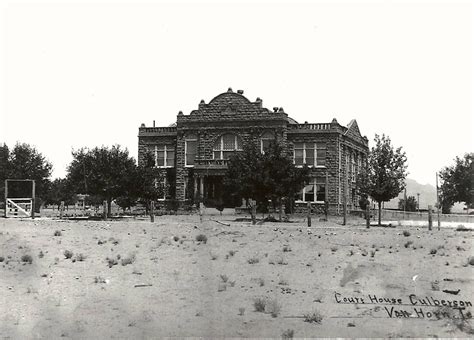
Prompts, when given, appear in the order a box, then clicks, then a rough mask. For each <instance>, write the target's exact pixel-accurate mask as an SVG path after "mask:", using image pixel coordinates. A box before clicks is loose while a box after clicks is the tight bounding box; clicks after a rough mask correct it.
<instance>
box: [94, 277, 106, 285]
mask: <svg viewBox="0 0 474 340" xmlns="http://www.w3.org/2000/svg"><path fill="white" fill-rule="evenodd" d="M94 283H105V279H104V278H103V277H101V276H96V277H94Z"/></svg>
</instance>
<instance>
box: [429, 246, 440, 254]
mask: <svg viewBox="0 0 474 340" xmlns="http://www.w3.org/2000/svg"><path fill="white" fill-rule="evenodd" d="M437 252H438V249H436V248H431V250H430V254H431V255H435V254H436V253H437Z"/></svg>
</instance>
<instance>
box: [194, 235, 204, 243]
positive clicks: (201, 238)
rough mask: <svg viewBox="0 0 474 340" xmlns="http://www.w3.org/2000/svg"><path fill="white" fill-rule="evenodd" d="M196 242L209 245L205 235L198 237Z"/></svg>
mask: <svg viewBox="0 0 474 340" xmlns="http://www.w3.org/2000/svg"><path fill="white" fill-rule="evenodd" d="M196 241H198V242H202V243H204V244H206V243H207V236H206V235H204V234H199V235H198V236H196Z"/></svg>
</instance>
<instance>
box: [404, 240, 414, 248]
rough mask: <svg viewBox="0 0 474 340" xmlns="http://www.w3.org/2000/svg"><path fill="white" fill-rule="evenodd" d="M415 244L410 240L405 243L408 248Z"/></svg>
mask: <svg viewBox="0 0 474 340" xmlns="http://www.w3.org/2000/svg"><path fill="white" fill-rule="evenodd" d="M412 244H413V241H408V242H407V243H405V244H404V246H405V248H408V247H409V246H411V245H412Z"/></svg>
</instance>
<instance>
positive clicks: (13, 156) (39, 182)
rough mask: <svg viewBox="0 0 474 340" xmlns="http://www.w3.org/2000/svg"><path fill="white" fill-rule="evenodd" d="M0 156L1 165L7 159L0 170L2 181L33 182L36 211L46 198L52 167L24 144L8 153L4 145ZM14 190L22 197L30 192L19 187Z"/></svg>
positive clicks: (30, 147) (35, 151) (18, 145)
mask: <svg viewBox="0 0 474 340" xmlns="http://www.w3.org/2000/svg"><path fill="white" fill-rule="evenodd" d="M0 154H1V156H0V158H1V160H2V163H3V162H4V161H5V157H8V158H7V161H6V163H3V166H2V167H1V169H0V171H1V172H3V173H2V174H0V176H3V177H4V178H3V179H6V178H11V179H32V180H34V181H35V196H36V197H37V200H36V207H35V208H36V209H38V208H39V205H41V201H42V200H44V199H45V198H46V196H47V191H48V186H49V183H50V180H49V178H50V177H51V172H52V169H53V165H52V164H51V163H50V162H49V161H48V160H46V158H45V157H44V156H43V155H42V154H41V153H40V152H38V151H37V150H36V148H35V147H33V146H31V145H29V144H26V143H17V144H16V145H15V146H14V148H13V149H12V150H11V151H10V152H9V151H8V147H7V146H6V145H4V146H3V148H2V150H1V151H0ZM12 189H13V188H12ZM16 189H17V190H20V191H21V192H22V194H23V195H26V194H29V193H30V190H31V189H29V188H28V189H27V190H26V189H24V188H20V187H17V188H16ZM23 189H24V190H23ZM23 191H24V192H23Z"/></svg>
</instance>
